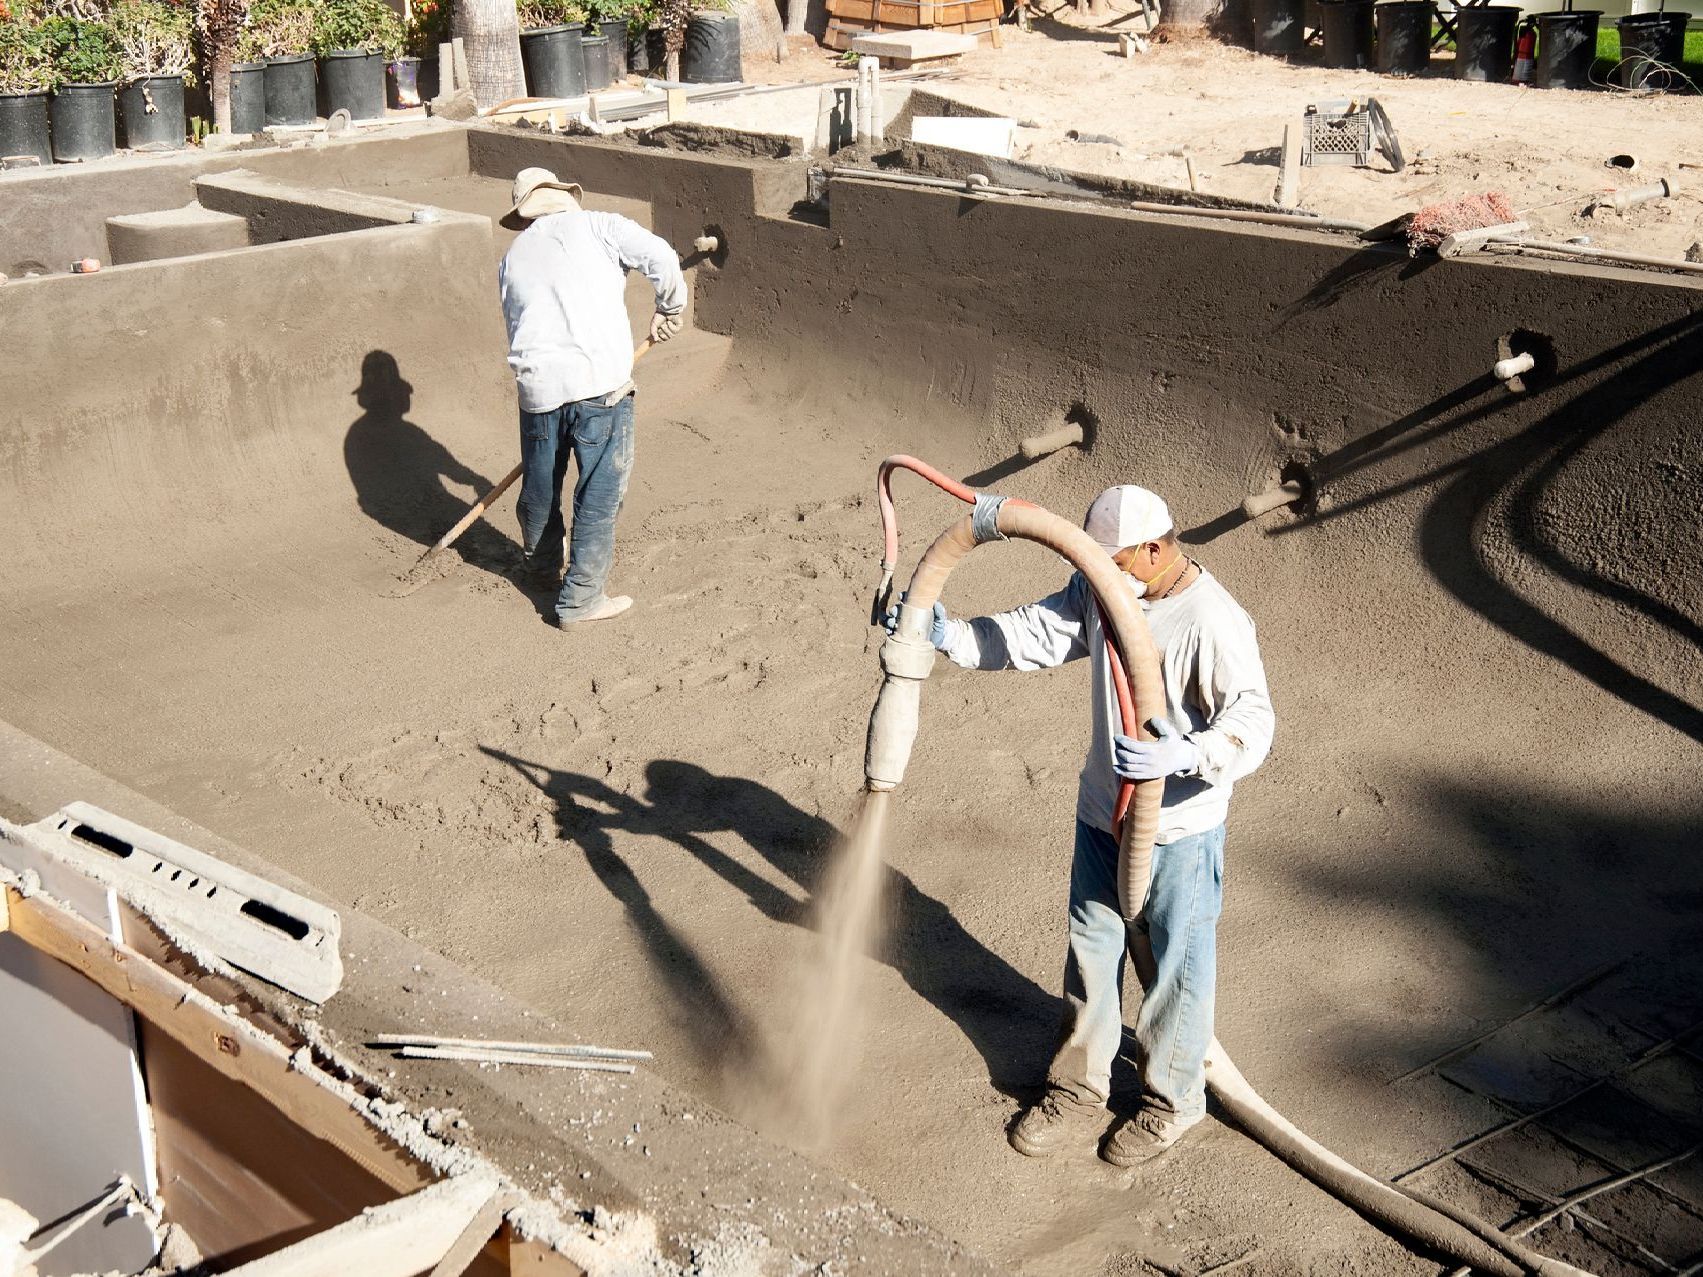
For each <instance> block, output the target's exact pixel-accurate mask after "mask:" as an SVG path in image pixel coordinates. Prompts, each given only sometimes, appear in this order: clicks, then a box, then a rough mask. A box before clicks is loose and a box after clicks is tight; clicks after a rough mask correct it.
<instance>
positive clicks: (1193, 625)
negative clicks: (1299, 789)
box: [946, 568, 1276, 844]
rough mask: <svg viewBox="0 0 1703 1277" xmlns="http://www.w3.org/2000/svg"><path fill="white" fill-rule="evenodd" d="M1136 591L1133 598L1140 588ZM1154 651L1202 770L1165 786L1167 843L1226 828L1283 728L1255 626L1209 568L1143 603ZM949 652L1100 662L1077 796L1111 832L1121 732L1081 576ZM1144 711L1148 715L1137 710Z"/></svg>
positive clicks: (990, 621)
mask: <svg viewBox="0 0 1703 1277" xmlns="http://www.w3.org/2000/svg"><path fill="white" fill-rule="evenodd" d="M1129 586H1130V591H1131V593H1135V592H1136V585H1135V582H1134V581H1133V580H1130V581H1129ZM1141 606H1142V609H1143V611H1145V612H1146V614H1147V626H1148V628H1149V629H1150V630H1151V631H1152V632H1153V642H1154V644H1155V646H1157V647H1158V649H1159V657H1160V674H1161V676H1162V678H1163V680H1164V684H1165V700H1166V707H1165V717H1166V718H1167V719H1168V720H1169V721H1170V723H1171V725H1172V726H1173V727H1174V728H1176V730H1177V732H1178V733H1179V734H1180V735H1184V736H1187V737H1188V738H1189V739H1190V740H1191V741H1193V742H1194V744H1195V747H1196V749H1198V750H1199V753H1200V763H1199V766H1198V768H1197V770H1196V771H1194V772H1191V773H1189V774H1187V775H1185V776H1172V777H1171V778H1170V779H1168V780H1167V781H1166V782H1165V799H1164V806H1163V808H1162V809H1161V811H1160V816H1159V835H1158V839H1157V841H1158V842H1159V843H1161V844H1164V843H1169V842H1175V841H1176V840H1177V839H1179V838H1185V837H1187V836H1188V835H1190V834H1199V833H1205V832H1206V831H1207V830H1209V829H1215V828H1217V827H1218V826H1219V825H1220V824H1222V823H1223V822H1224V818H1225V816H1226V815H1227V814H1228V812H1229V810H1230V790H1231V787H1232V785H1233V784H1234V783H1235V782H1236V781H1237V780H1240V779H1241V778H1242V777H1243V776H1246V775H1247V774H1248V773H1249V772H1251V771H1253V770H1254V768H1256V767H1258V766H1259V765H1260V763H1261V762H1263V761H1264V759H1265V756H1266V754H1267V752H1268V751H1269V750H1270V749H1271V737H1272V732H1273V729H1274V727H1275V725H1276V719H1275V716H1274V715H1273V713H1272V709H1271V696H1270V694H1269V693H1268V692H1267V690H1266V683H1265V666H1264V665H1263V664H1262V663H1261V661H1260V653H1259V644H1258V642H1257V641H1256V640H1255V638H1254V622H1253V619H1252V618H1251V617H1250V616H1249V615H1248V614H1247V613H1246V612H1244V611H1243V610H1242V609H1241V607H1240V606H1239V605H1238V604H1237V603H1236V600H1235V599H1233V598H1231V597H1230V592H1229V591H1228V590H1226V589H1225V588H1224V587H1223V586H1222V585H1220V584H1219V583H1218V579H1217V578H1216V577H1214V576H1213V575H1212V574H1211V573H1210V572H1207V571H1206V570H1205V569H1204V568H1203V569H1202V570H1201V573H1200V576H1199V577H1197V578H1196V579H1195V580H1194V582H1193V583H1191V584H1190V585H1189V587H1188V588H1187V589H1185V590H1183V591H1182V592H1181V593H1179V594H1176V595H1173V596H1172V597H1171V598H1168V599H1142V600H1141ZM946 637H947V645H946V654H947V656H949V657H950V658H951V659H952V661H953V662H954V663H955V664H958V665H962V666H964V667H965V668H966V669H983V670H998V669H1017V670H1036V669H1046V668H1049V667H1051V666H1054V665H1062V664H1064V663H1065V662H1066V661H1073V660H1076V659H1077V658H1078V657H1082V656H1087V655H1088V654H1089V653H1093V655H1094V677H1093V687H1092V692H1091V696H1092V701H1091V706H1092V711H1093V722H1094V736H1093V741H1092V742H1091V743H1090V745H1089V747H1088V758H1087V760H1086V761H1085V762H1084V763H1083V765H1082V778H1081V780H1080V782H1079V783H1078V785H1077V790H1076V815H1077V818H1078V819H1080V820H1082V821H1083V822H1084V823H1085V824H1089V825H1092V826H1093V827H1094V828H1096V829H1103V830H1105V831H1106V832H1107V833H1112V832H1113V829H1112V813H1113V810H1114V808H1115V806H1116V803H1117V793H1118V785H1119V781H1118V778H1117V776H1116V774H1115V773H1114V772H1113V771H1112V736H1113V735H1114V734H1115V733H1118V732H1121V731H1122V730H1123V727H1122V719H1121V718H1120V717H1119V715H1118V702H1117V692H1116V689H1115V688H1114V687H1113V686H1112V680H1111V663H1110V660H1109V658H1108V656H1107V654H1106V645H1105V643H1104V642H1103V641H1102V638H1101V632H1100V609H1099V608H1097V607H1096V606H1095V605H1094V592H1093V591H1092V590H1091V589H1090V588H1089V586H1088V582H1087V580H1086V578H1084V577H1083V575H1082V574H1081V573H1080V572H1077V573H1074V574H1072V576H1071V578H1070V581H1069V583H1068V584H1067V585H1066V586H1065V587H1064V589H1062V590H1060V591H1059V592H1058V593H1057V594H1051V595H1048V596H1047V597H1046V598H1044V599H1041V600H1040V601H1039V602H1035V603H1029V604H1026V605H1025V606H1023V607H1020V608H1015V609H1013V610H1012V611H1010V612H1001V613H999V614H998V615H996V616H978V617H975V618H974V619H972V620H954V621H951V622H948V626H947V633H946ZM1138 712H1142V713H1146V714H1147V716H1148V717H1149V718H1152V717H1153V714H1152V713H1151V712H1149V711H1147V710H1145V709H1143V708H1141V707H1138Z"/></svg>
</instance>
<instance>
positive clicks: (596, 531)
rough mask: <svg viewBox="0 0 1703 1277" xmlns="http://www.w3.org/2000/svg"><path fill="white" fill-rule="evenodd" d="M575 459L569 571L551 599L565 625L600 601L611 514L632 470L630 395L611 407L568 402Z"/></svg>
mask: <svg viewBox="0 0 1703 1277" xmlns="http://www.w3.org/2000/svg"><path fill="white" fill-rule="evenodd" d="M568 411H569V412H570V414H571V416H572V430H573V448H574V460H575V462H576V463H577V465H578V466H579V477H578V479H577V480H576V481H575V483H574V522H573V527H572V529H571V530H570V532H569V536H568V574H567V576H566V577H565V578H564V579H563V581H562V593H561V595H560V596H559V597H558V598H557V599H556V617H557V619H558V620H560V621H561V622H562V623H563V624H564V625H566V624H570V623H572V622H573V621H576V620H578V619H579V618H580V617H581V616H582V615H584V614H585V613H586V612H589V611H590V610H591V609H592V608H594V607H596V606H597V605H598V604H599V603H601V602H602V601H603V583H604V582H605V581H607V580H608V579H609V569H610V567H611V565H612V564H613V563H614V561H615V518H616V516H617V515H619V514H620V513H621V502H622V500H623V499H624V498H625V497H626V495H627V479H628V477H629V476H630V475H631V474H632V470H633V396H632V395H628V396H627V397H626V398H625V399H623V400H621V401H620V402H619V403H617V404H615V405H614V406H613V407H604V406H603V405H602V404H600V403H597V402H595V401H593V400H582V401H581V402H579V403H574V404H569V405H568Z"/></svg>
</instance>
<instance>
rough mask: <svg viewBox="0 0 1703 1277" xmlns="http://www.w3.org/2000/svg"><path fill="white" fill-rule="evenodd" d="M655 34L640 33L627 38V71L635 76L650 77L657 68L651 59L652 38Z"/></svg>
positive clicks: (648, 32)
mask: <svg viewBox="0 0 1703 1277" xmlns="http://www.w3.org/2000/svg"><path fill="white" fill-rule="evenodd" d="M653 34H654V32H650V31H640V32H639V33H638V34H637V35H628V37H627V70H629V71H631V72H633V73H634V74H635V75H648V74H650V72H651V71H652V69H653V68H654V67H655V65H656V64H655V63H653V62H652V61H651V57H650V38H651V36H652V35H653Z"/></svg>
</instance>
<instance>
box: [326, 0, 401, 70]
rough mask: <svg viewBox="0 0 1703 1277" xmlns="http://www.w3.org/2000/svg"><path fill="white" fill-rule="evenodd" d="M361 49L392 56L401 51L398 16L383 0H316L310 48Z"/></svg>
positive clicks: (328, 49)
mask: <svg viewBox="0 0 1703 1277" xmlns="http://www.w3.org/2000/svg"><path fill="white" fill-rule="evenodd" d="M334 49H365V50H367V51H368V52H369V53H382V54H384V55H385V56H386V57H391V58H394V57H396V56H397V55H398V54H400V53H401V52H402V19H401V18H400V17H398V16H397V13H396V10H394V9H392V8H391V7H390V6H389V5H388V4H386V3H385V2H384V0H316V3H315V4H314V6H313V51H314V52H315V53H318V54H326V53H330V52H332V51H333V50H334Z"/></svg>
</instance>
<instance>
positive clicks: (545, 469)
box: [515, 405, 572, 567]
mask: <svg viewBox="0 0 1703 1277" xmlns="http://www.w3.org/2000/svg"><path fill="white" fill-rule="evenodd" d="M569 407H571V405H563V406H562V407H560V408H552V409H551V410H550V411H549V412H527V411H526V410H525V409H524V408H523V409H521V413H520V462H521V478H520V500H519V501H518V502H516V505H515V512H516V513H517V514H518V515H519V516H520V537H521V548H522V549H524V550H525V551H526V559H527V562H528V563H530V564H536V565H537V566H539V567H552V566H554V565H555V564H556V563H557V562H559V561H560V559H561V555H562V537H563V535H564V533H565V528H564V526H563V523H562V481H563V479H564V478H566V476H567V472H568V460H569V458H570V457H571V456H572V453H571V452H570V451H569V449H568V447H567V446H566V445H567V442H568V440H567V439H566V437H565V436H566V433H567V416H568V408H569Z"/></svg>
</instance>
